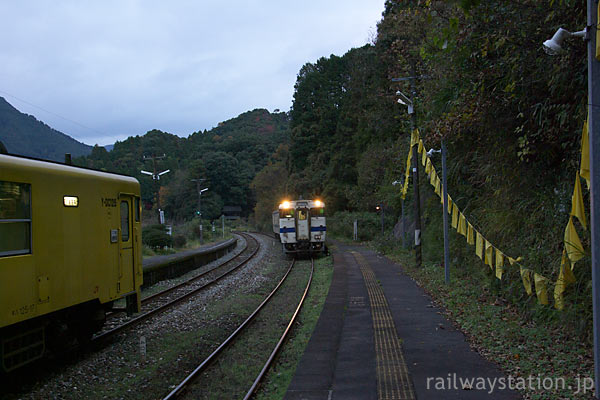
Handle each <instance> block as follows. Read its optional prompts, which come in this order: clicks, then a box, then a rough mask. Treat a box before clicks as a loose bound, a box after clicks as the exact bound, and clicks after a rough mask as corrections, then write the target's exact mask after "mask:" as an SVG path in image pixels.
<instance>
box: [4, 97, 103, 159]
mask: <svg viewBox="0 0 600 400" xmlns="http://www.w3.org/2000/svg"><path fill="white" fill-rule="evenodd" d="M0 141H1V142H2V143H3V144H4V146H5V147H6V149H7V151H8V152H9V153H11V154H17V155H23V156H28V157H35V158H41V159H46V160H52V161H64V157H65V153H71V155H72V156H73V157H79V156H84V155H88V154H90V153H91V152H92V146H89V145H87V144H85V143H81V142H79V141H77V140H75V139H73V138H72V137H70V136H69V135H66V134H64V133H62V132H60V131H58V130H56V129H54V128H51V127H50V126H48V125H46V124H45V123H44V122H42V121H39V120H38V119H36V118H35V117H34V116H32V115H29V114H25V113H22V112H21V111H19V110H18V109H17V108H15V107H14V106H13V105H11V104H10V103H9V102H8V101H7V100H6V99H5V98H3V97H1V96H0Z"/></svg>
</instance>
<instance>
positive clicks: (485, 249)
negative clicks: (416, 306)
mask: <svg viewBox="0 0 600 400" xmlns="http://www.w3.org/2000/svg"><path fill="white" fill-rule="evenodd" d="M415 145H417V152H418V153H419V154H421V156H422V157H421V164H423V166H424V167H425V173H426V174H427V175H428V176H429V183H430V184H431V186H433V188H434V191H435V194H437V195H438V196H439V197H440V200H441V202H442V203H443V202H444V198H443V195H442V183H441V180H440V177H439V176H438V174H437V172H436V170H435V167H434V166H433V164H432V162H431V159H430V158H429V157H428V156H427V150H426V149H425V145H424V143H423V140H422V139H421V138H420V135H419V131H418V130H414V131H413V132H412V134H411V142H410V150H409V152H408V157H407V159H406V172H405V179H404V186H403V187H402V192H401V196H402V198H403V199H404V198H406V193H407V191H408V180H409V176H410V166H411V159H412V155H413V148H414V146H415ZM580 176H581V177H582V178H584V179H586V181H587V183H588V188H589V146H588V131H587V122H586V123H585V124H584V128H583V134H582V146H581V166H580V170H579V171H578V172H577V176H576V180H575V189H574V191H573V197H572V209H571V213H570V215H569V223H568V224H567V227H566V229H565V238H564V244H565V247H564V250H563V256H562V260H561V265H560V272H559V277H558V279H557V281H556V284H555V286H554V303H555V307H556V308H558V309H563V307H564V301H563V293H564V291H565V289H566V287H567V285H569V284H571V283H574V282H575V277H574V275H573V266H574V265H575V263H576V262H577V261H578V260H580V259H581V258H582V257H583V254H584V252H583V246H582V244H581V240H580V239H579V235H578V234H577V231H576V230H575V226H574V225H573V216H575V217H577V219H579V221H580V222H581V225H582V226H583V227H584V228H586V229H587V224H586V217H585V208H584V205H583V195H582V191H581V181H580ZM448 214H450V215H451V216H452V227H453V228H454V229H456V231H457V232H458V234H460V235H462V236H464V237H465V239H466V240H467V243H468V244H470V245H474V246H475V254H476V255H477V256H478V257H479V258H480V259H481V260H482V261H483V262H484V264H485V265H488V266H489V267H490V268H491V269H492V270H495V275H496V277H497V278H498V279H502V274H503V273H504V267H505V264H504V261H505V259H507V260H508V262H509V264H510V265H511V266H519V269H520V273H521V280H522V281H523V286H524V287H525V291H526V292H527V294H528V295H529V296H531V295H532V294H533V288H535V293H536V296H537V299H538V301H539V302H540V303H541V304H548V290H547V286H548V282H549V281H548V278H546V277H544V276H543V275H541V274H539V273H537V272H535V271H532V270H530V269H529V268H525V267H523V266H522V265H521V264H520V261H522V257H517V258H513V257H509V256H507V255H506V254H505V253H504V252H502V251H501V250H499V249H498V248H497V247H496V246H494V245H492V244H491V243H490V242H489V241H488V240H487V239H486V238H485V237H484V236H483V235H482V234H481V233H480V232H479V231H478V230H476V229H475V228H474V227H473V225H472V224H471V223H470V222H469V221H468V220H467V218H466V217H465V215H464V214H463V213H462V212H461V211H460V209H459V208H458V206H457V205H456V203H454V202H453V201H452V198H451V197H450V195H448ZM532 277H533V285H532Z"/></svg>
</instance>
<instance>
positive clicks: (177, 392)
mask: <svg viewBox="0 0 600 400" xmlns="http://www.w3.org/2000/svg"><path fill="white" fill-rule="evenodd" d="M295 263H296V261H295V260H293V261H292V262H291V263H290V266H289V267H288V270H287V271H286V273H285V275H284V276H283V278H282V279H281V280H280V281H279V283H278V284H277V286H276V287H275V288H274V289H273V290H272V291H271V293H270V294H269V295H268V296H267V297H266V298H265V299H264V300H263V301H262V303H261V304H260V305H259V306H258V307H257V308H256V309H255V310H254V311H253V312H252V314H250V316H249V317H248V318H247V319H246V320H245V321H244V322H242V324H240V325H239V326H238V327H237V328H236V329H235V330H234V332H233V333H232V334H231V335H230V336H229V337H228V338H227V339H225V341H223V343H221V344H220V345H219V346H218V347H217V348H216V349H215V350H214V351H213V352H212V353H211V354H210V355H209V356H208V357H207V358H206V359H205V360H204V361H202V362H201V363H200V364H199V365H198V366H197V367H196V368H195V369H194V370H193V371H192V372H191V373H190V374H189V375H188V376H186V377H185V379H183V380H182V381H181V383H179V385H177V386H176V387H175V388H174V389H173V390H172V391H171V392H170V393H169V394H168V395H167V396H166V397H164V398H163V400H173V399H176V398H179V397H180V396H181V395H182V394H183V393H185V390H186V389H187V388H188V387H189V386H190V385H191V384H192V383H193V382H194V381H195V379H196V378H197V377H198V375H199V374H200V373H202V372H204V371H205V370H206V369H207V368H208V367H209V366H210V365H211V364H212V363H213V362H214V361H215V360H216V359H217V358H218V357H219V356H220V355H221V354H223V352H224V351H225V350H226V349H227V348H228V347H229V346H231V345H232V344H233V343H234V342H235V340H236V339H237V338H239V337H240V334H241V333H242V332H245V331H247V330H248V329H249V326H250V323H251V322H252V321H253V320H254V319H255V318H256V316H257V315H258V314H259V313H260V311H261V310H263V309H264V307H265V306H266V305H267V304H268V303H269V302H270V301H271V300H272V299H273V297H274V295H275V294H276V293H277V292H278V290H279V289H280V288H281V286H282V285H283V283H284V282H285V281H286V279H287V277H288V276H289V275H290V272H291V271H292V268H294V265H295ZM313 273H314V260H313V259H311V271H310V276H309V278H308V282H307V284H306V287H305V289H304V292H303V294H302V296H301V298H300V300H299V302H298V305H297V307H296V309H295V311H294V313H293V315H292V317H291V318H290V320H289V323H288V324H287V327H286V329H285V331H284V332H283V334H282V335H281V337H280V339H279V341H278V342H277V344H276V345H275V347H274V348H273V350H272V352H271V353H270V355H269V357H268V359H267V361H266V362H265V364H264V365H263V367H262V369H261V371H260V373H259V374H258V376H257V377H256V379H255V380H254V382H253V383H252V385H251V387H250V388H249V390H248V392H247V393H246V395H245V397H244V399H245V400H246V399H250V398H251V397H252V396H253V394H254V392H255V391H256V389H257V388H258V386H259V384H260V382H261V380H262V379H263V378H264V376H265V374H266V373H267V371H268V369H269V367H270V366H271V364H272V363H273V361H274V359H275V357H276V355H277V353H278V352H279V350H280V349H281V346H282V345H283V343H284V341H285V339H286V337H287V335H288V334H289V332H290V331H291V327H292V326H293V325H294V322H295V320H296V317H297V315H298V313H299V312H300V309H301V307H302V305H303V304H304V300H305V298H306V295H307V293H308V290H309V289H310V284H311V282H312V277H313Z"/></svg>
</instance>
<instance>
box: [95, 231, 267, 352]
mask: <svg viewBox="0 0 600 400" xmlns="http://www.w3.org/2000/svg"><path fill="white" fill-rule="evenodd" d="M238 234H239V235H241V236H243V237H244V238H245V240H246V246H245V248H244V249H243V250H242V252H240V253H239V254H238V255H236V256H235V257H233V258H232V259H230V260H228V261H226V262H224V263H221V264H218V265H216V266H214V267H212V268H211V269H209V270H207V271H204V272H201V273H200V274H198V275H196V276H194V277H192V278H189V279H187V280H185V281H183V282H181V283H178V284H175V285H173V286H171V287H169V288H168V289H165V290H163V291H160V292H158V293H154V294H152V295H150V296H147V297H145V298H143V299H142V312H141V314H140V315H139V316H136V317H134V318H128V317H127V316H125V314H124V313H122V312H117V313H113V314H111V316H110V318H109V320H108V321H107V323H106V325H105V328H104V330H103V331H102V332H101V333H100V334H98V335H97V336H95V337H94V339H93V340H94V341H95V342H99V341H102V340H105V339H107V338H109V337H111V336H114V335H115V334H117V333H119V332H121V331H123V330H125V329H128V328H131V327H133V326H135V325H137V324H139V323H141V322H143V321H145V320H147V319H148V318H151V317H152V316H154V315H156V314H158V313H160V312H162V311H165V310H167V309H169V308H171V307H173V306H175V305H177V304H180V303H181V302H182V301H184V300H186V299H189V298H190V297H192V296H194V295H196V294H198V293H199V292H201V291H203V290H205V289H206V288H208V287H210V286H212V285H214V284H215V283H217V282H219V281H220V280H221V279H223V278H224V277H226V276H228V275H229V274H231V273H232V272H234V271H236V270H238V269H239V268H240V267H242V266H244V265H246V264H247V263H248V262H249V261H250V260H252V259H253V257H254V256H256V254H257V253H258V251H259V250H260V246H261V245H260V242H259V241H258V240H256V239H255V238H254V237H253V236H252V235H248V234H245V233H238Z"/></svg>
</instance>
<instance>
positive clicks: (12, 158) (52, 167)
mask: <svg viewBox="0 0 600 400" xmlns="http://www.w3.org/2000/svg"><path fill="white" fill-rule="evenodd" d="M3 168H6V169H9V168H13V169H15V168H16V169H22V170H30V171H32V172H35V171H42V170H43V171H46V172H53V173H55V174H57V175H65V176H73V177H75V176H80V177H96V178H98V179H105V180H113V181H120V182H130V183H136V184H138V185H139V182H138V180H137V179H136V178H134V177H132V176H129V175H125V174H119V173H116V172H106V171H100V170H97V169H93V168H87V167H80V166H76V165H69V164H63V163H60V162H56V161H50V160H42V159H39V158H33V157H26V156H20V155H16V154H0V169H3Z"/></svg>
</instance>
